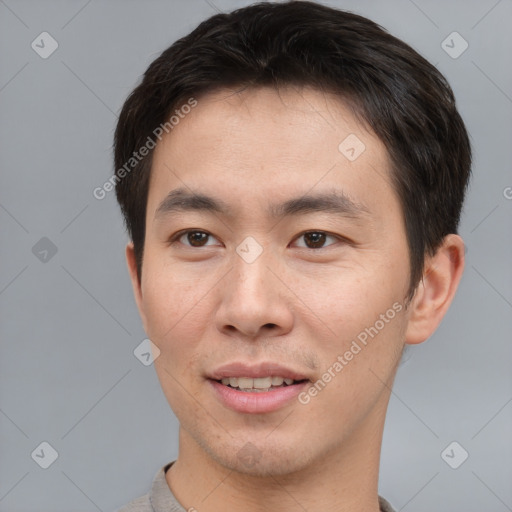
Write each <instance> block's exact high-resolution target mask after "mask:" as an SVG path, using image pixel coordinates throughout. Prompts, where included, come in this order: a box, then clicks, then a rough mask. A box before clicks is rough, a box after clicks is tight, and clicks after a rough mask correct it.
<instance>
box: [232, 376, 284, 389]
mask: <svg viewBox="0 0 512 512" xmlns="http://www.w3.org/2000/svg"><path fill="white" fill-rule="evenodd" d="M222 384H224V385H225V386H228V385H229V386H231V387H232V388H240V389H243V390H248V389H258V390H265V391H267V390H268V389H270V388H272V387H279V386H282V385H283V384H286V385H287V386H290V385H291V384H293V379H285V378H284V377H279V376H273V377H257V378H256V379H252V378H251V377H225V378H223V379H222Z"/></svg>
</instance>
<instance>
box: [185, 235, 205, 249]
mask: <svg viewBox="0 0 512 512" xmlns="http://www.w3.org/2000/svg"><path fill="white" fill-rule="evenodd" d="M185 235H186V236H187V240H188V243H189V244H190V245H191V246H192V247H202V246H203V245H205V244H206V242H208V237H209V236H210V235H209V234H208V233H205V232H204V231H189V232H188V233H185Z"/></svg>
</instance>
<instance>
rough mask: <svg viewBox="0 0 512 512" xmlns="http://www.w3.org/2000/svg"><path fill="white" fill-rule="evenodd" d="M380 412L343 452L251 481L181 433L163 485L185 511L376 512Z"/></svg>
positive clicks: (334, 451)
mask: <svg viewBox="0 0 512 512" xmlns="http://www.w3.org/2000/svg"><path fill="white" fill-rule="evenodd" d="M386 405H387V404H386ZM379 409H381V410H374V411H373V413H374V414H375V415H376V417H373V418H366V420H367V421H365V422H364V424H363V425H360V426H359V427H358V428H357V431H356V432H353V433H352V434H351V435H350V436H349V437H347V438H345V439H344V442H343V445H342V446H341V445H340V446H338V447H335V448H334V449H331V450H329V453H327V454H322V455H321V456H319V457H318V459H317V460H316V461H314V462H313V463H312V464H309V465H308V466H307V467H305V468H303V469H301V470H299V471H295V472H293V473H289V474H286V475H279V476H277V475H268V476H263V477H262V476H253V475H248V474H244V473H239V472H236V471H234V470H231V469H229V468H226V467H225V466H222V465H220V464H218V463H217V462H216V461H215V460H213V459H212V458H211V457H210V456H209V454H208V453H206V452H205V451H204V450H203V449H202V448H201V447H200V446H199V445H198V444H197V443H196V442H195V441H194V439H193V438H192V437H191V436H190V435H189V434H188V433H187V432H185V431H184V430H183V429H180V451H179V456H178V459H177V461H176V462H175V463H174V464H173V465H172V466H171V468H170V469H169V470H168V471H167V473H166V479H167V483H168V485H169V487H170V489H171V490H172V492H173V494H174V495H175V497H176V499H177V500H178V501H179V502H180V503H181V504H182V505H183V506H184V507H185V509H186V510H195V509H197V510H200V511H201V512H221V511H222V512H224V511H225V510H226V509H228V510H244V511H245V512H263V511H266V510H271V509H274V510H280V511H282V512H291V511H294V512H295V511H297V510H322V511H323V512H354V511H360V510H365V511H367V512H378V511H379V505H378V490H377V489H378V469H379V460H380V448H381V443H382V431H383V428H384V417H385V409H386V407H383V408H379ZM382 409H383V410H382ZM312 435H314V433H312Z"/></svg>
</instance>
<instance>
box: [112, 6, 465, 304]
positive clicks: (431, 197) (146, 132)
mask: <svg viewBox="0 0 512 512" xmlns="http://www.w3.org/2000/svg"><path fill="white" fill-rule="evenodd" d="M287 85H293V86H310V87H313V88H316V89H318V90H320V91H328V92H330V93H334V94H335V95H336V96H338V97H339V98H340V99H341V100H343V101H344V103H345V104H346V105H348V106H349V107H350V108H351V109H352V111H353V112H354V114H356V116H357V117H358V118H359V119H361V120H362V121H364V122H365V124H366V125H367V126H369V127H370V128H371V129H372V130H373V132H375V134H376V135H377V137H379V139H380V140H381V141H382V142H383V143H384V145H385V147H386V148H387V151H388V154H389V156H390V161H391V165H392V182H393V186H394V189H395V191H396V193H397V195H398V197H399V200H400V203H401V208H402V211H403V215H404V223H405V231H406V235H407V240H408V247H409V253H410V255H409V256H410V288H409V298H411V297H412V296H413V294H414V291H415V289H416V286H417V284H418V283H419V281H420V279H421V277H422V275H423V268H424V261H425V255H426V254H428V255H433V254H434V253H435V252H436V250H437V249H438V248H439V246H440V245H441V243H442V240H443V238H444V237H445V236H446V235H447V234H450V233H456V232H457V228H458V224H459V219H460V213H461V209H462V204H463V201H464V195H465V191H466V188H467V185H468V180H469V176H470V172H471V171H470V168H471V147H470V142H469V137H468V134H467V131H466V128H465V126H464V122H463V121H462V119H461V116H460V115H459V113H458V111H457V109H456V105H455V99H454V95H453V92H452V90H451V88H450V86H449V85H448V83H447V81H446V79H445V78H444V77H443V76H442V75H441V73H440V72H439V71H438V70H437V69H436V68H435V67H434V66H433V65H431V64H430V63H429V62H427V60H425V59H424V58H423V57H422V56H421V55H419V54H418V53H417V52H416V51H415V50H413V49H412V48H411V47H410V46H408V45H407V44H405V43H404V42H403V41H401V40H399V39H397V38H396V37H394V36H392V35H390V34H389V33H388V32H387V31H386V30H384V29H383V28H382V27H380V26H379V25H377V24H376V23H374V22H373V21H370V20H368V19H367V18H364V17H362V16H359V15H356V14H353V13H350V12H345V11H341V10H337V9H332V8H329V7H326V6H323V5H320V4H316V3H313V2H308V1H290V2H285V3H268V2H263V3H257V4H254V5H251V6H248V7H245V8H241V9H237V10H235V11H233V12H231V13H227V14H216V15H214V16H212V17H211V18H209V19H207V20H206V21H204V22H202V23H201V24H200V25H199V26H198V27H197V28H196V29H195V30H193V31H192V32H191V33H190V34H188V35H187V36H185V37H183V38H181V39H179V40H178V41H176V42H175V43H174V44H173V45H172V46H170V47H169V48H168V49H167V50H165V51H164V52H163V53H162V54H161V55H160V56H159V57H158V58H157V59H156V60H154V61H153V62H152V63H151V64H150V66H149V67H148V69H147V71H146V72H145V73H144V76H143V79H142V81H141V83H140V85H138V86H137V87H136V88H135V89H134V91H133V92H132V93H131V94H130V96H129V97H128V98H127V100H126V102H125V104H124V106H123V108H122V111H121V114H120V116H119V121H118V124H117V127H116V132H115V137H114V148H115V149H114V153H115V157H114V158H115V169H117V171H116V176H117V178H118V179H116V195H117V199H118V202H119V204H120V206H121V210H122V213H123V215H124V219H125V224H126V227H127V230H128V233H129V235H130V237H131V240H132V241H133V244H134V250H135V258H136V262H137V270H138V276H139V279H140V277H141V273H142V261H143V254H144V239H145V217H146V206H147V197H148V185H149V176H150V172H151V162H152V151H151V152H150V153H149V154H148V155H147V156H146V157H145V158H144V159H142V160H141V161H140V163H137V165H135V166H134V168H133V170H131V172H128V173H126V172H124V173H121V174H120V173H119V171H120V169H121V168H122V167H123V165H124V166H125V169H126V162H128V161H129V160H130V159H131V158H132V157H133V154H134V152H136V151H137V150H138V149H139V148H140V147H142V146H143V145H144V144H145V143H146V141H147V140H148V138H150V137H152V136H153V135H152V134H153V133H154V131H155V128H157V127H158V126H159V125H162V124H164V123H165V122H166V121H167V120H168V118H169V116H170V115H172V113H173V110H174V109H176V108H177V107H178V106H180V105H181V104H183V103H185V102H186V100H187V99H190V98H191V97H194V98H198V97H199V96H200V95H204V94H207V93H209V92H213V91H216V90H220V89H223V88H231V87H237V88H238V87H240V88H250V87H261V86H271V87H276V88H278V87H280V86H287Z"/></svg>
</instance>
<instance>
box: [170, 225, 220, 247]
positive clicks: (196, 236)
mask: <svg viewBox="0 0 512 512" xmlns="http://www.w3.org/2000/svg"><path fill="white" fill-rule="evenodd" d="M210 238H211V239H213V240H216V239H215V237H213V235H211V234H210V233H208V232H206V231H201V230H198V229H188V230H184V231H180V232H179V233H176V234H175V235H174V236H173V237H172V238H171V239H170V240H169V242H170V243H175V242H180V243H181V244H183V245H185V246H188V247H205V246H209V245H215V244H214V243H208V242H209V239H210Z"/></svg>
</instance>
